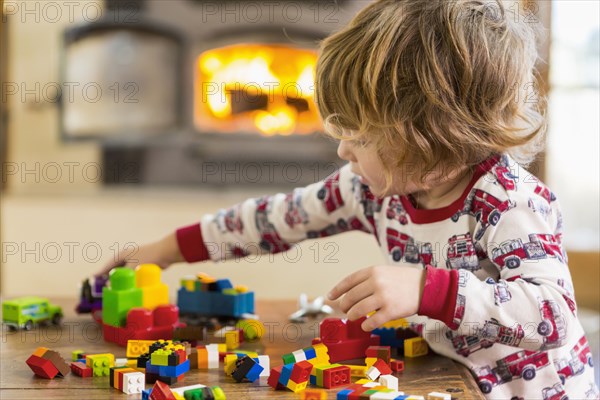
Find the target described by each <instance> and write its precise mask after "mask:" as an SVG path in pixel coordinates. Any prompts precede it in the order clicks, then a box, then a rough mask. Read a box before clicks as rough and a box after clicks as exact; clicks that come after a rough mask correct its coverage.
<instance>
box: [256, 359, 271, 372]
mask: <svg viewBox="0 0 600 400" xmlns="http://www.w3.org/2000/svg"><path fill="white" fill-rule="evenodd" d="M254 361H257V362H258V364H259V365H260V366H261V367H263V371H262V372H261V373H260V376H269V373H270V371H271V359H270V358H269V356H258V357H257V358H255V359H254Z"/></svg>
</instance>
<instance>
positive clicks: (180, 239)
mask: <svg viewBox="0 0 600 400" xmlns="http://www.w3.org/2000/svg"><path fill="white" fill-rule="evenodd" d="M175 235H176V236H177V244H178V245H179V251H181V255H182V256H183V258H184V259H185V261H187V262H189V263H191V262H196V261H205V260H209V259H210V257H209V255H208V249H207V248H206V246H205V245H204V240H203V239H202V230H201V229H200V224H194V225H189V226H184V227H183V228H179V229H177V231H176V232H175Z"/></svg>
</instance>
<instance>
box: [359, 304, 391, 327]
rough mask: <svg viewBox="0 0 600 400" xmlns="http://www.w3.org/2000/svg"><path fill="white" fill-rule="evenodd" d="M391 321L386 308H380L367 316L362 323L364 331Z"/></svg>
mask: <svg viewBox="0 0 600 400" xmlns="http://www.w3.org/2000/svg"><path fill="white" fill-rule="evenodd" d="M388 321H389V318H388V317H387V315H386V312H385V309H383V308H382V309H381V310H378V311H377V312H376V313H375V314H373V315H371V316H370V317H369V318H367V319H366V320H365V321H364V322H363V323H362V325H361V328H362V329H363V331H366V332H370V331H372V330H373V329H376V328H379V327H380V326H382V325H383V324H385V323H386V322H388Z"/></svg>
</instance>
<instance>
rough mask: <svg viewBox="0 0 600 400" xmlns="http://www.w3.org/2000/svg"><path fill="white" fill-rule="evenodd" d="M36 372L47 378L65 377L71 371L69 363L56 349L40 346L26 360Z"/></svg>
mask: <svg viewBox="0 0 600 400" xmlns="http://www.w3.org/2000/svg"><path fill="white" fill-rule="evenodd" d="M25 362H26V363H27V365H28V366H29V368H31V370H32V371H33V373H34V374H36V375H37V376H40V377H42V378H46V379H54V378H55V377H56V376H58V377H61V378H62V377H64V376H66V375H68V374H69V372H71V370H70V368H69V365H68V364H67V363H66V361H65V360H63V358H62V357H61V356H60V354H58V353H57V352H56V351H53V350H49V349H47V348H46V347H38V348H37V350H36V351H35V352H33V354H32V355H31V356H30V357H29V358H28V359H27V361H25Z"/></svg>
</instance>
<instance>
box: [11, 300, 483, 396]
mask: <svg viewBox="0 0 600 400" xmlns="http://www.w3.org/2000/svg"><path fill="white" fill-rule="evenodd" d="M54 302H55V303H57V304H59V305H61V306H63V310H64V312H65V319H64V320H63V324H62V326H61V327H40V328H37V329H34V330H32V331H30V332H25V331H19V332H8V330H7V329H6V327H4V326H3V329H2V334H1V337H0V339H1V345H0V349H1V351H0V354H1V356H0V392H1V393H0V398H2V399H36V400H40V399H89V400H94V399H125V398H141V396H140V395H139V394H138V395H130V396H126V395H125V394H123V393H121V392H119V391H118V390H116V389H113V388H110V387H108V377H102V378H80V377H78V376H75V375H73V374H69V375H67V376H66V377H65V378H55V379H52V380H48V379H43V378H38V377H36V376H34V375H33V373H32V371H31V370H30V369H29V367H28V366H27V365H26V364H25V360H26V359H27V358H28V357H29V356H30V355H31V353H32V352H33V351H34V350H35V349H36V348H37V347H39V346H44V347H48V348H50V349H52V350H56V351H58V352H59V353H60V354H61V355H62V356H63V358H65V359H67V361H69V362H70V359H71V352H72V351H73V350H77V349H81V350H84V351H85V352H86V353H88V354H93V353H107V352H108V353H113V354H114V355H115V357H117V358H120V357H125V348H123V347H119V346H117V345H115V344H113V343H106V342H104V340H103V339H102V330H101V329H100V327H99V325H97V324H96V323H94V322H93V321H92V320H91V317H90V316H89V315H84V316H79V315H76V314H75V312H74V311H73V309H74V305H75V301H74V300H62V301H61V300H55V301H54ZM295 308H296V302H295V301H258V302H257V304H256V311H257V313H258V314H259V315H260V319H261V321H262V322H263V323H264V324H265V326H266V328H267V334H266V335H265V336H264V337H263V338H262V340H261V341H260V342H259V343H257V344H254V345H251V344H248V343H245V344H244V345H243V347H242V348H243V349H246V350H254V351H258V352H259V353H260V354H268V355H269V356H271V366H277V365H281V364H282V361H281V355H282V354H285V353H289V352H291V351H293V350H298V349H301V348H303V347H307V346H309V345H310V341H311V339H312V338H314V337H316V336H317V335H318V326H319V324H318V321H314V320H313V321H308V322H306V323H303V324H292V323H289V322H288V321H287V316H288V315H289V314H291V313H292V312H293V311H294V310H295ZM400 358H401V357H400ZM404 361H405V370H404V372H401V373H397V374H396V376H397V377H398V380H399V388H400V390H402V391H404V392H405V393H407V394H415V395H422V396H426V395H427V393H429V392H432V391H438V392H446V391H447V390H448V391H451V392H452V393H451V394H452V397H453V398H456V399H483V398H484V397H483V395H482V394H481V392H480V391H479V389H478V388H477V385H476V383H475V381H474V379H473V378H472V376H471V375H470V374H469V372H468V371H467V369H466V368H464V367H463V366H461V365H459V364H457V363H455V362H454V361H452V360H450V359H448V358H445V357H441V356H438V355H433V354H430V355H427V356H425V357H420V358H416V359H410V358H408V359H405V360H404ZM197 383H202V384H205V385H209V386H213V385H218V386H221V388H223V390H224V391H225V394H226V395H227V398H228V399H232V400H238V399H271V398H281V399H299V398H300V396H299V395H298V394H294V393H293V392H291V391H275V390H273V389H272V388H271V387H269V386H268V385H267V381H266V378H261V379H260V380H259V381H256V382H254V383H236V382H235V381H234V380H233V379H232V378H231V377H227V376H225V374H224V373H223V369H222V367H221V368H220V369H219V370H209V371H199V370H194V371H190V372H188V373H186V374H185V379H184V382H182V383H178V384H176V385H174V387H179V386H186V385H192V384H197ZM147 387H150V385H147ZM340 389H341V388H336V389H330V390H328V392H329V399H330V400H331V399H335V393H336V392H337V391H339V390H340Z"/></svg>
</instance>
